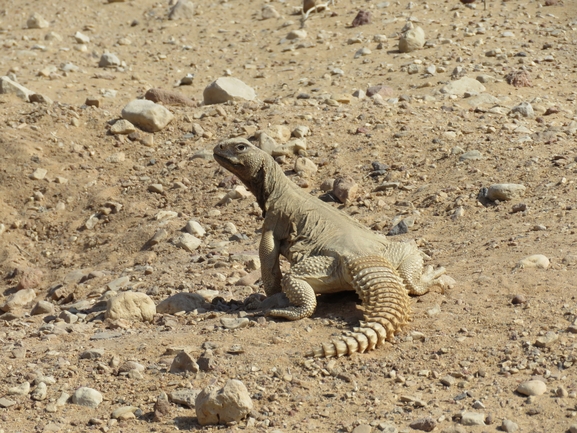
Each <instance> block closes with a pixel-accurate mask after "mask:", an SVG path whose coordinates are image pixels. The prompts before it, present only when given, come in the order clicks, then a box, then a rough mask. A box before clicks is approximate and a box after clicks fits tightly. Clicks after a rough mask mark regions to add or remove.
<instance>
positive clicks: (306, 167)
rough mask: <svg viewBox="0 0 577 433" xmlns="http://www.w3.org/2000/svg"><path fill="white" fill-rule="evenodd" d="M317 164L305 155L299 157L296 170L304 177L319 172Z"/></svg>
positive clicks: (295, 165) (295, 166)
mask: <svg viewBox="0 0 577 433" xmlns="http://www.w3.org/2000/svg"><path fill="white" fill-rule="evenodd" d="M317 170H318V168H317V165H316V164H315V163H314V162H312V161H311V160H310V159H308V158H305V157H300V158H297V159H296V161H295V164H294V171H295V172H296V173H297V174H298V175H299V176H303V177H307V176H312V175H313V174H315V173H316V172H317Z"/></svg>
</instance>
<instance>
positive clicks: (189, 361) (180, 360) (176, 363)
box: [169, 351, 199, 374]
mask: <svg viewBox="0 0 577 433" xmlns="http://www.w3.org/2000/svg"><path fill="white" fill-rule="evenodd" d="M169 371H170V373H173V374H178V373H187V372H188V373H198V371H199V368H198V364H197V363H196V361H195V360H194V358H193V357H192V355H191V354H189V353H188V352H185V351H182V352H180V353H179V354H178V355H176V356H175V357H174V360H173V361H172V364H171V365H170V370H169Z"/></svg>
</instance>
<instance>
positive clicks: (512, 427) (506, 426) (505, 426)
mask: <svg viewBox="0 0 577 433" xmlns="http://www.w3.org/2000/svg"><path fill="white" fill-rule="evenodd" d="M518 429H519V426H518V425H517V424H515V423H514V422H513V421H510V420H508V419H504V420H503V422H502V423H501V430H503V431H504V432H507V433H515V432H516V431H517V430H518Z"/></svg>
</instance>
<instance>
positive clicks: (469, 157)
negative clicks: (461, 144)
mask: <svg viewBox="0 0 577 433" xmlns="http://www.w3.org/2000/svg"><path fill="white" fill-rule="evenodd" d="M479 159H483V155H482V154H481V152H479V151H478V150H469V151H468V152H465V153H463V154H462V155H461V156H460V157H459V161H477V160H479Z"/></svg>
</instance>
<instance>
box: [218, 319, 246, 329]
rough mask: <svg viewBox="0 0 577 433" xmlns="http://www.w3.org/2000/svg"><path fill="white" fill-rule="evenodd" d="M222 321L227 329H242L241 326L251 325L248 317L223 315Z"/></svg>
mask: <svg viewBox="0 0 577 433" xmlns="http://www.w3.org/2000/svg"><path fill="white" fill-rule="evenodd" d="M220 323H221V324H222V326H224V327H225V328H226V329H240V328H246V327H247V326H248V325H249V323H250V320H249V319H247V318H246V317H242V318H232V317H221V318H220Z"/></svg>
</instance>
